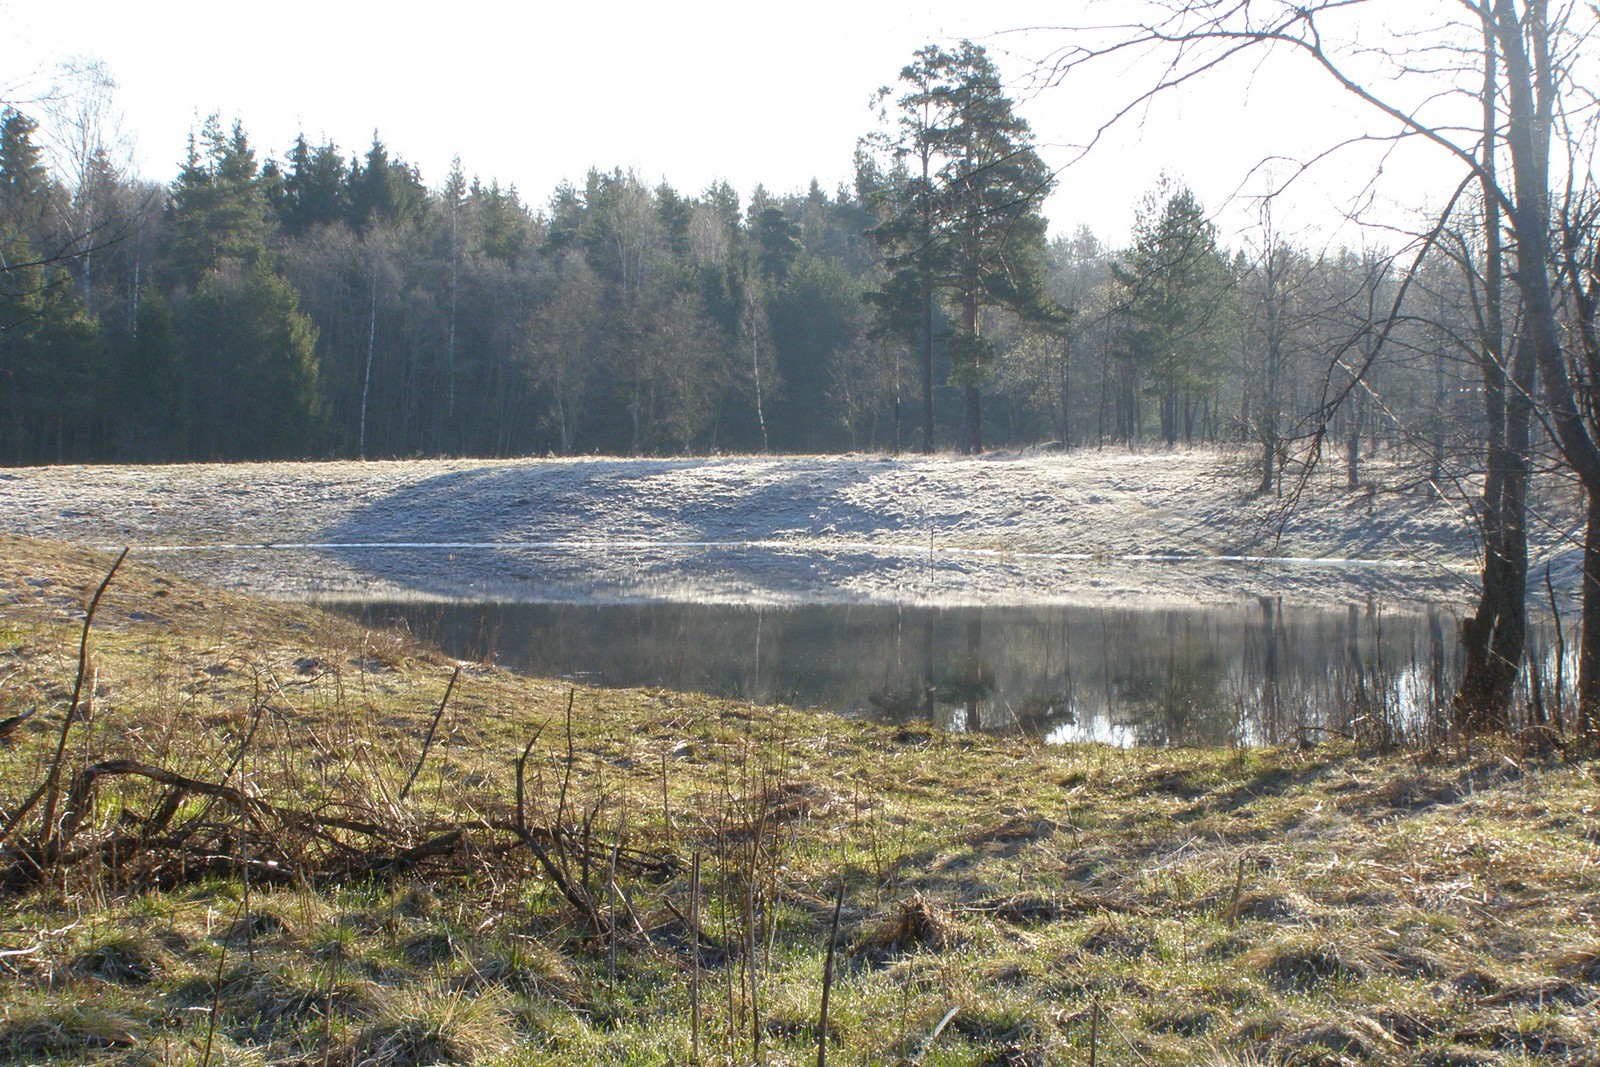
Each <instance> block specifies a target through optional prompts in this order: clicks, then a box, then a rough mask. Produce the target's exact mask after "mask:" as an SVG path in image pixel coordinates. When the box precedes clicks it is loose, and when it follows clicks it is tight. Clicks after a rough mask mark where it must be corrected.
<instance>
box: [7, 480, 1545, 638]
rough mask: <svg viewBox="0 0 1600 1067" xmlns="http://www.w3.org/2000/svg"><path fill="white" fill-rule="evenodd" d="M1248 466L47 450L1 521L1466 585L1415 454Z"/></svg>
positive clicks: (444, 559)
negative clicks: (1269, 474)
mask: <svg viewBox="0 0 1600 1067" xmlns="http://www.w3.org/2000/svg"><path fill="white" fill-rule="evenodd" d="M1248 466H1249V461H1248V458H1247V457H1244V456H1242V455H1239V454H1236V453H1228V452H1216V451H1207V450H1196V451H1175V452H1164V451H1162V452H1131V453H1130V452H1120V451H1118V452H1074V453H1069V454H1043V455H1033V454H1025V455H1017V454H994V455H989V456H984V457H979V458H957V457H951V456H934V457H922V456H917V457H901V458H893V459H891V458H886V457H878V456H841V457H765V456H759V457H750V456H745V457H715V458H706V459H572V460H514V461H493V462H491V461H478V460H454V461H450V460H438V461H435V460H418V461H405V462H381V463H357V462H332V463H272V464H238V465H192V466H146V467H134V466H117V467H50V468H26V469H16V470H11V471H6V472H0V528H3V529H5V530H8V531H11V532H15V533H21V534H26V535H29V536H34V537H43V538H51V539H57V540H67V541H76V542H83V543H89V544H96V545H104V546H121V545H125V544H126V545H132V546H134V550H135V555H138V556H142V557H144V558H146V559H152V558H154V557H159V562H160V563H161V564H162V565H164V566H168V567H170V568H171V569H173V570H175V571H179V572H181V573H183V574H185V575H189V576H193V577H198V578H202V579H204V580H206V581H209V582H212V583H215V584H221V585H224V586H230V587H237V588H245V589H250V590H254V591H257V592H264V593H268V594H271V595H274V596H279V597H288V598H302V597H316V596H342V595H351V594H357V595H375V596H383V597H422V598H450V599H454V598H462V597H472V598H481V599H513V600H514V599H584V598H598V599H607V600H613V599H632V598H646V597H670V598H675V599H704V600H757V601H766V602H773V603H782V602H796V601H815V600H831V599H843V600H899V601H911V602H923V603H931V602H948V603H998V602H1016V601H1027V600H1054V601H1067V602H1072V601H1077V602H1086V601H1087V602H1134V601H1149V600H1169V601H1170V600H1186V601H1199V602H1223V601H1236V600H1244V599H1249V598H1253V597H1256V596H1263V595H1271V596H1282V597H1284V598H1285V600H1287V601H1290V602H1300V603H1321V604H1329V603H1335V602H1351V601H1356V602H1365V601H1368V600H1372V599H1377V600H1379V601H1381V602H1385V603H1387V604H1389V605H1390V606H1398V605H1399V604H1400V603H1401V602H1420V601H1436V602H1437V601H1443V602H1462V601H1464V600H1465V599H1466V598H1467V597H1469V596H1470V594H1471V592H1472V582H1473V574H1474V571H1475V569H1476V553H1477V545H1476V541H1475V538H1474V537H1473V534H1472V528H1471V523H1470V521H1469V519H1468V516H1467V515H1466V514H1465V513H1464V511H1463V509H1462V508H1461V507H1460V506H1459V505H1456V504H1452V503H1451V502H1449V501H1447V500H1441V499H1440V498H1439V497H1438V496H1436V495H1434V494H1432V493H1430V492H1428V491H1426V490H1412V491H1400V490H1393V489H1386V488H1383V486H1384V485H1385V484H1386V483H1397V482H1398V481H1400V477H1399V473H1398V472H1396V471H1392V470H1387V469H1386V468H1384V467H1383V466H1382V465H1381V464H1372V465H1369V467H1368V471H1369V472H1370V473H1371V475H1372V476H1373V478H1374V479H1375V481H1376V484H1377V485H1378V487H1379V488H1376V489H1374V488H1363V489H1362V490H1358V491H1356V492H1354V493H1352V492H1350V491H1348V490H1346V489H1345V488H1344V487H1343V478H1344V475H1343V471H1342V470H1339V471H1329V472H1326V473H1320V474H1318V475H1317V476H1316V478H1315V479H1314V480H1313V481H1312V482H1311V483H1310V484H1309V485H1308V486H1307V491H1306V492H1305V493H1304V494H1303V496H1302V497H1301V499H1300V501H1299V503H1298V505H1297V506H1295V507H1294V508H1292V509H1285V507H1284V506H1283V503H1282V502H1281V501H1279V500H1276V499H1272V498H1261V497H1257V496H1255V495H1253V493H1252V488H1253V482H1254V478H1253V476H1252V474H1251V472H1250V471H1249V469H1248ZM1556 525H1559V524H1556ZM1561 533H1562V531H1561V530H1560V529H1557V528H1554V527H1552V528H1541V531H1540V536H1541V538H1542V545H1541V547H1540V548H1539V549H1538V550H1537V551H1536V553H1535V555H1536V560H1542V558H1544V556H1545V554H1546V553H1547V552H1548V550H1549V545H1551V544H1554V545H1555V546H1556V547H1557V549H1558V552H1557V559H1558V568H1559V567H1560V564H1561V563H1564V562H1566V557H1567V556H1568V555H1570V552H1569V551H1567V550H1563V549H1561V548H1560V546H1561V540H1560V535H1561ZM226 546H257V547H235V548H230V547H226ZM259 546H270V547H259ZM1264 557H1275V559H1265V558H1264ZM1313 560H1315V561H1319V562H1313ZM1541 567H1542V564H1541V563H1539V562H1536V569H1540V568H1541ZM1568 569H1570V568H1568ZM1540 573H1541V574H1542V570H1540ZM1564 573H1565V570H1563V569H1558V571H1557V582H1558V585H1559V584H1560V582H1561V580H1562V575H1563V574H1564Z"/></svg>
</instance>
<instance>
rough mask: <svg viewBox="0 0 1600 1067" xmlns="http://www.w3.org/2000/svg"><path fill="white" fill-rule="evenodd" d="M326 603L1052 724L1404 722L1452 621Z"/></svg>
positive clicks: (1165, 736)
mask: <svg viewBox="0 0 1600 1067" xmlns="http://www.w3.org/2000/svg"><path fill="white" fill-rule="evenodd" d="M330 606H332V607H336V608H338V609H340V610H343V611H346V612H348V613H352V614H355V615H357V616H359V617H361V618H363V619H365V620H368V621H372V622H378V623H385V624H388V623H403V624H404V625H406V626H407V627H409V628H410V629H411V631H412V632H414V633H416V634H418V635H419V636H423V637H426V638H429V639H432V640H435V641H437V642H439V643H440V644H441V645H442V646H443V647H444V648H445V649H446V650H447V651H448V652H449V653H450V654H452V655H455V656H458V657H460V658H463V659H472V660H493V661H494V662H497V663H499V664H500V665H502V666H505V667H508V668H511V669H513V670H517V671H523V672H527V673H530V674H536V675H541V676H553V677H563V678H569V679H571V680H573V681H575V682H580V683H583V684H588V685H597V686H604V687H615V688H626V687H636V686H642V687H661V688H667V689H675V690H691V691H697V692H705V693H711V694H715V695H719V696H727V697H735V698H739V699H744V700H749V701H752V702H755V703H763V704H768V703H785V704H791V705H795V706H799V707H816V708H822V709H827V710H831V711H837V712H839V713H842V714H845V715H852V716H857V717H861V718H869V719H873V720H877V721H883V722H894V723H912V722H919V721H926V722H932V723H934V724H935V725H938V726H939V727H942V728H944V729H950V730H958V731H960V730H983V731H992V732H999V733H1015V732H1023V733H1027V734H1030V735H1035V736H1039V737H1043V738H1045V739H1047V740H1050V741H1055V742H1065V741H1078V740H1098V741H1106V742H1111V743H1115V744H1124V745H1129V744H1139V745H1158V746H1159V745H1218V744H1275V743H1284V742H1289V741H1296V740H1305V741H1320V740H1324V739H1326V738H1327V737H1329V736H1342V735H1352V736H1354V735H1363V734H1366V735H1370V734H1371V733H1372V732H1373V731H1375V730H1383V731H1387V732H1388V733H1389V734H1390V735H1418V734H1421V733H1424V732H1426V731H1427V730H1428V729H1429V728H1430V723H1432V722H1435V721H1436V719H1435V718H1432V717H1433V716H1434V715H1435V713H1436V712H1437V711H1438V710H1439V709H1440V708H1442V707H1444V706H1445V705H1446V704H1447V703H1448V701H1449V698H1450V694H1451V691H1452V688H1453V685H1454V682H1455V678H1456V672H1457V662H1456V661H1457V639H1456V626H1457V622H1456V618H1455V617H1454V615H1453V614H1451V613H1449V612H1447V611H1443V610H1433V611H1429V612H1424V613H1395V614H1388V613H1385V612H1383V611H1381V610H1379V609H1378V608H1377V607H1375V606H1374V607H1368V608H1365V609H1362V608H1356V607H1351V608H1347V609H1344V610H1338V611H1328V610H1316V609H1308V608H1296V607H1284V606H1282V605H1280V604H1279V603H1278V602H1276V601H1274V600H1262V601H1260V602H1258V603H1256V604H1254V605H1244V606H1227V607H1164V608H1128V607H1114V608H1113V607H1104V608H1098V607H1081V606H1061V605H1052V606H1038V605H1032V606H1025V607H981V608H977V607H965V608H929V607H906V606H895V605H883V604H824V605H816V604H812V605H805V606H795V607H771V606H765V607H758V606H737V605H733V606H730V605H725V604H698V603H659V602H658V603H648V604H623V605H618V604H595V605H590V604H570V603H569V604H546V603H531V604H528V603H525V604H472V603H460V604H447V605H441V604H397V603H376V602H346V603H339V604H332V605H330ZM1552 644H1553V634H1552V632H1551V631H1550V629H1549V628H1548V627H1546V628H1544V629H1538V630H1537V632H1536V634H1535V638H1534V647H1533V649H1532V653H1533V658H1534V660H1535V662H1541V663H1543V664H1544V666H1545V669H1544V671H1543V674H1544V675H1545V676H1546V677H1548V678H1549V679H1550V684H1547V685H1546V690H1547V691H1549V692H1552V693H1553V691H1554V690H1553V681H1554V677H1553V676H1554V671H1555V663H1554V657H1553V655H1552V653H1551V652H1550V651H1549V649H1550V647H1551V646H1552ZM1569 655H1570V652H1569ZM1566 678H1567V680H1568V681H1569V682H1570V679H1571V678H1572V673H1571V671H1570V670H1568V671H1567V672H1566Z"/></svg>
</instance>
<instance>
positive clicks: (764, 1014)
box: [0, 538, 1600, 1067]
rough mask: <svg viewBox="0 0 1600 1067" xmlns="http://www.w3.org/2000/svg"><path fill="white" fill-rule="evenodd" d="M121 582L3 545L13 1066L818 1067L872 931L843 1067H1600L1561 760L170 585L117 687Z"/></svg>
mask: <svg viewBox="0 0 1600 1067" xmlns="http://www.w3.org/2000/svg"><path fill="white" fill-rule="evenodd" d="M111 563H112V558H111V557H108V556H104V555H102V554H96V553H90V552H87V551H82V550H78V549H67V548H62V547H59V546H53V545H47V544H44V543H41V542H34V541H27V540H22V539H16V538H0V598H3V603H4V604H5V607H4V609H3V611H0V720H5V719H9V718H11V717H14V716H22V715H25V714H27V713H28V712H29V711H30V709H35V710H34V713H33V714H32V715H31V717H29V718H27V719H25V720H24V721H22V722H20V723H17V724H15V725H14V726H10V727H8V726H7V725H6V724H4V723H0V732H3V731H5V730H7V729H9V730H10V732H9V736H7V737H6V738H5V739H4V740H0V827H3V832H4V835H5V839H4V840H3V841H0V893H3V895H4V914H3V916H0V1058H4V1059H9V1060H10V1061H12V1062H40V1063H62V1064H67V1063H74V1064H75V1063H84V1062H90V1061H94V1062H110V1063H127V1064H136V1063H137V1064H145V1063H149V1064H168V1063H172V1064H176V1063H185V1064H202V1063H210V1064H252V1063H275V1064H276V1063H283V1064H290V1063H293V1064H308V1065H311V1064H339V1065H345V1067H354V1065H358V1064H372V1065H405V1064H429V1063H473V1064H500V1063H504V1064H534V1063H564V1064H601V1063H640V1064H654V1063H660V1064H667V1063H686V1062H691V1061H692V1060H693V1059H694V1058H695V1057H696V1055H698V1059H699V1061H700V1062H704V1063H708V1064H724V1063H727V1064H747V1063H754V1062H763V1063H769V1064H800V1063H813V1062H816V1061H817V1055H818V1045H819V1038H820V1034H821V1018H822V1011H821V1001H822V996H823V988H824V980H823V977H824V972H825V970H826V963H827V960H828V957H829V946H830V943H834V944H835V945H836V948H835V951H834V953H833V956H832V968H831V973H832V985H831V989H830V991H829V1004H828V1012H827V1040H826V1042H825V1047H826V1052H827V1061H828V1062H829V1063H835V1064H869V1063H870V1064H886V1063H922V1064H928V1065H930V1067H931V1065H937V1064H1089V1063H1095V1064H1108V1065H1110V1064H1180V1063H1185V1064H1186V1063H1197V1062H1198V1063H1216V1064H1244V1063H1292V1064H1343V1063H1411V1064H1437V1065H1445V1064H1477V1063H1483V1064H1490V1063H1493V1064H1518V1063H1569V1062H1570V1063H1579V1062H1583V1063H1589V1062H1594V1061H1595V1059H1596V1057H1597V1056H1600V1044H1597V1040H1600V1036H1597V1035H1600V1005H1597V1003H1596V998H1597V996H1600V931H1597V930H1596V928H1595V918H1596V915H1597V913H1600V875H1597V867H1596V864H1597V861H1600V783H1597V774H1596V768H1595V766H1594V765H1593V764H1592V763H1590V762H1586V761H1578V760H1574V759H1571V758H1570V757H1569V756H1568V755H1567V754H1565V753H1563V752H1562V751H1560V750H1550V751H1543V752H1534V751H1528V750H1527V749H1526V748H1525V747H1524V746H1521V745H1517V744H1513V743H1511V742H1504V743H1500V744H1497V745H1496V744H1491V745H1484V746H1478V747H1474V748H1472V749H1470V750H1468V749H1458V750H1450V751H1430V752H1413V753H1375V752H1357V751H1352V750H1349V749H1346V748H1340V747H1335V746H1323V747H1318V748H1315V749H1310V750H1298V749H1297V750H1294V751H1287V750H1283V751H1280V750H1254V751H1243V750H1240V751H1189V750H1185V751H1121V750H1116V749H1109V748H1104V747H1097V746H1083V747H1071V746H1069V747H1056V748H1046V747H1042V746H1039V745H1037V744H1035V743H1032V742H1029V741H1026V740H1022V739H1007V738H996V737H974V736H963V735H949V734H943V733H939V732H936V731H934V730H932V729H928V728H919V727H900V728H891V727H878V726H873V725H868V724H862V723H856V722H850V721H845V720H842V719H838V718H834V717H830V716H825V715H819V714H816V713H800V712H795V711H791V710H788V709H783V708H777V709H768V708H758V707H754V706H751V705H748V704H742V703H737V702H732V701H727V700H717V699H711V698H707V697H701V696H694V695H687V694H679V693H669V692H659V691H653V690H628V691H600V690H586V689H581V688H580V689H577V690H573V689H571V688H569V687H568V686H566V685H565V684H561V683H555V682H550V681H542V680H537V679H528V678H521V677H517V676H514V675H511V674H508V673H506V672H503V671H500V670H498V669H495V668H493V667H492V666H487V665H471V664H463V665H459V667H458V665H457V664H455V663H454V662H452V661H449V660H447V659H446V658H445V657H443V656H442V655H441V654H439V653H438V652H437V651H436V650H434V649H431V648H429V647H427V646H426V645H424V644H422V643H420V642H417V641H414V640H413V639H411V638H410V637H409V636H408V635H406V634H404V633H396V632H377V631H369V630H364V629H362V628H360V627H358V626H356V625H354V624H353V623H350V622H348V621H346V620H343V619H340V618H337V617H334V616H330V615H327V614H323V613H321V612H319V611H317V610H314V609H311V608H307V607H301V606H286V605H282V604H275V603H268V602H262V601H256V600H251V599H248V598H245V597H241V596H237V595H233V594H228V593H222V592H217V591H214V590H211V589H208V588H205V587H202V586H197V585H193V584H189V583H186V582H184V581H182V580H179V579H176V578H173V577H170V576H166V575H163V574H161V573H160V572H158V571H154V570H149V569H145V568H142V567H140V566H137V565H135V564H133V563H127V564H124V565H123V567H122V569H121V570H120V571H119V572H118V573H117V574H116V576H115V578H114V579H113V581H112V582H111V583H110V585H109V587H108V588H107V590H106V592H105V594H104V596H103V598H102V599H101V601H100V602H99V604H98V606H97V608H96V612H95V617H94V622H93V627H92V630H91V635H90V640H89V642H88V646H87V649H86V650H85V651H86V654H85V655H83V656H82V657H81V658H80V639H81V636H82V633H83V629H84V626H83V623H84V609H85V607H86V605H87V604H88V602H89V600H90V598H91V597H92V595H93V594H94V592H95V589H96V587H97V586H98V585H99V583H100V581H101V580H102V579H103V578H104V577H105V575H106V573H107V571H108V570H109V569H110V567H111ZM80 665H81V667H82V670H81V672H80ZM80 673H81V685H80V684H79V681H80ZM75 691H76V692H77V693H78V699H77V702H76V705H74V700H73V698H74V692H75ZM74 707H75V712H74V713H73V714H72V715H71V716H70V717H69V714H68V713H69V709H74ZM58 752H59V753H60V760H59V763H58V762H57V761H56V758H55V757H56V754H57V753H58ZM52 766H57V767H58V770H57V772H56V774H55V775H54V776H53V777H52V773H51V768H52ZM52 781H53V782H54V788H51V784H52ZM35 793H37V794H38V798H37V799H36V800H34V801H33V802H32V803H31V804H30V803H28V802H29V799H30V797H32V796H33V795H34V794H35ZM836 905H837V908H838V910H837V915H838V918H837V920H836V919H835V914H836V912H835V908H836Z"/></svg>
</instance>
